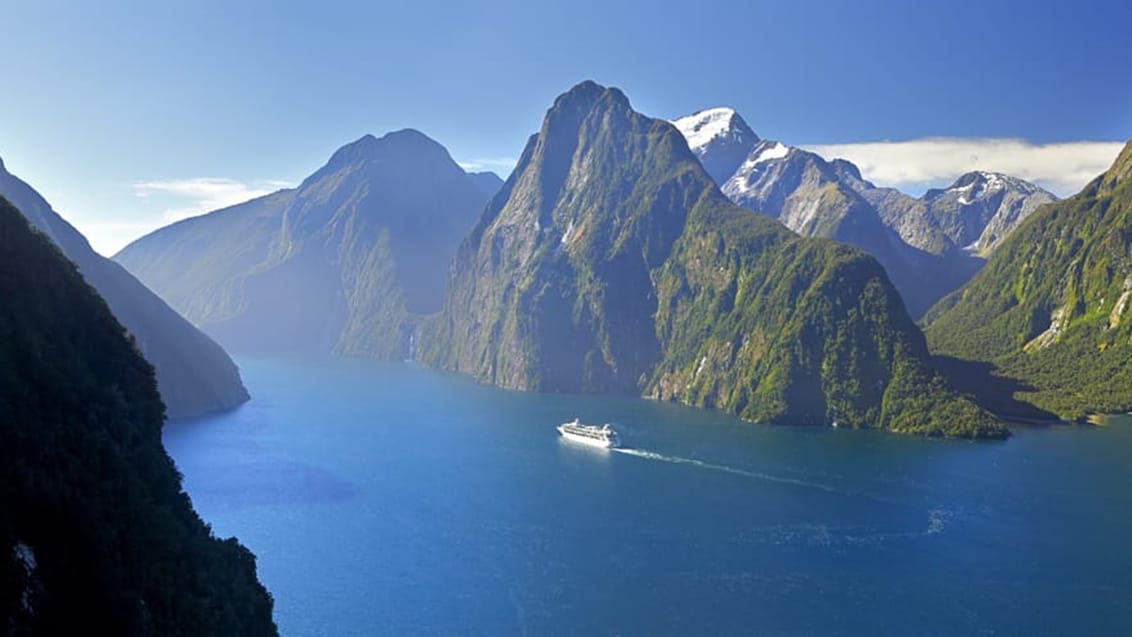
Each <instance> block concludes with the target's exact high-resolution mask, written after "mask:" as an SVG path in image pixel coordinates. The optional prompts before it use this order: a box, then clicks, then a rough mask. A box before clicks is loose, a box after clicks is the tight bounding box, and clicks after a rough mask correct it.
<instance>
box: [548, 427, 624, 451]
mask: <svg viewBox="0 0 1132 637" xmlns="http://www.w3.org/2000/svg"><path fill="white" fill-rule="evenodd" d="M558 433H560V434H562V437H563V438H565V439H567V440H569V441H571V442H576V443H578V444H580V445H586V446H587V447H597V448H598V449H609V448H611V447H616V446H617V442H616V441H615V440H599V439H597V438H590V437H588V436H579V435H577V434H572V433H570V432H569V431H564V430H563V429H562V428H561V427H559V428H558Z"/></svg>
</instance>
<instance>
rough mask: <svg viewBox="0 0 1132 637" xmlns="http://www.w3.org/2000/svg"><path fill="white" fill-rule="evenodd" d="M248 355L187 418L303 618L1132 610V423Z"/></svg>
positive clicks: (967, 617) (746, 627)
mask: <svg viewBox="0 0 1132 637" xmlns="http://www.w3.org/2000/svg"><path fill="white" fill-rule="evenodd" d="M240 362H241V364H242V369H243V373H244V378H245V380H246V382H247V384H248V386H249V388H250V390H251V391H252V394H253V395H254V396H256V398H255V399H254V400H253V401H252V402H251V403H249V404H248V405H246V406H245V407H243V408H241V409H240V410H238V411H236V412H235V413H232V414H228V415H225V416H222V417H217V418H213V419H209V420H206V421H201V422H196V423H192V424H186V425H177V426H170V427H169V428H168V429H167V431H166V435H165V442H166V445H167V446H168V448H169V451H170V453H171V454H172V456H173V457H174V459H175V460H176V461H177V464H178V465H179V467H180V469H181V471H183V472H184V474H185V485H186V489H187V490H188V492H189V494H190V495H191V496H192V499H193V502H194V504H195V505H196V507H197V510H198V511H200V513H201V515H202V516H203V517H204V518H205V519H206V520H207V521H208V522H210V523H211V524H212V526H213V529H214V530H215V531H216V532H217V533H218V534H220V535H224V536H227V535H236V536H238V537H239V538H240V539H241V540H242V541H243V542H244V543H245V544H246V545H247V546H248V547H250V548H251V549H252V550H253V551H254V552H255V553H256V554H257V555H258V556H259V571H260V577H261V579H262V580H263V582H264V583H265V584H266V585H267V586H268V588H269V589H271V591H272V593H273V594H274V596H275V602H276V606H275V613H276V620H277V622H278V623H279V626H280V628H281V629H282V631H283V632H284V634H287V635H373V634H422V633H423V634H431V633H438V634H483V635H503V634H530V635H550V634H586V635H589V634H594V635H599V634H624V635H655V634H685V635H690V634H784V633H789V634H808V633H812V634H849V633H853V634H917V635H925V634H929V635H930V634H938V635H953V634H1003V635H1014V634H1019V635H1038V634H1081V635H1086V634H1132V632H1130V631H1132V550H1130V549H1129V546H1130V544H1129V542H1130V541H1132V423H1127V422H1117V423H1114V424H1113V425H1111V426H1108V427H1103V428H1076V427H1058V428H1052V429H1042V430H1023V431H1020V432H1018V434H1017V435H1016V436H1015V437H1014V438H1013V439H1011V440H1010V441H1008V442H1005V443H987V444H972V443H964V442H949V441H937V440H923V439H918V438H910V437H903V436H897V435H890V434H882V433H876V432H855V431H844V430H817V429H800V428H787V427H765V426H756V425H750V424H744V423H740V422H738V421H736V420H733V419H731V418H727V417H725V416H722V415H720V414H717V413H713V412H709V411H702V410H695V409H689V408H683V407H679V406H674V405H667V404H657V403H651V402H647V401H641V400H631V399H611V398H594V397H582V396H555V395H534V394H522V393H515V392H507V391H502V390H499V389H494V388H490V387H484V386H480V385H476V384H474V383H471V382H469V381H467V380H465V379H462V378H459V377H454V376H450V375H445V374H440V373H437V372H433V371H428V370H424V369H419V368H415V367H412V366H405V365H386V364H378V363H371V362H364V361H356V360H337V359H329V360H302V361H300V360H287V359H273V360H266V359H243V360H241V361H240ZM575 416H578V417H580V418H581V419H582V420H583V421H588V422H604V421H611V422H613V423H615V424H616V426H617V429H618V430H619V431H620V432H621V435H622V440H623V442H624V444H625V445H626V446H628V447H631V449H627V450H624V451H622V452H609V451H601V450H594V449H589V448H582V447H577V446H575V445H573V444H571V443H568V442H565V441H563V440H561V439H560V438H559V436H558V434H557V432H555V430H554V425H556V424H557V423H559V422H562V421H564V420H567V419H572V418H574V417H575Z"/></svg>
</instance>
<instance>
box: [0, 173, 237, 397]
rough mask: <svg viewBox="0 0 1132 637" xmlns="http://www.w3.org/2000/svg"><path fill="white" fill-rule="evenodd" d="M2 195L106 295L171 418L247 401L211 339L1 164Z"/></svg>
mask: <svg viewBox="0 0 1132 637" xmlns="http://www.w3.org/2000/svg"><path fill="white" fill-rule="evenodd" d="M0 195H3V196H5V197H7V198H8V199H9V200H10V201H11V202H12V203H13V204H14V205H15V206H16V207H17V208H18V209H19V210H20V212H22V213H23V215H24V217H25V218H26V219H27V220H28V221H29V222H30V223H31V224H32V225H33V226H35V228H36V229H38V230H39V231H40V232H42V233H43V234H44V235H46V236H47V237H48V238H50V239H51V240H52V241H53V242H54V243H55V245H57V246H58V247H59V249H61V250H62V251H63V254H65V255H66V256H67V258H68V259H70V260H71V261H73V262H74V263H75V264H76V265H78V267H79V271H80V272H82V274H83V277H85V278H86V280H87V282H88V283H90V284H91V285H92V286H94V287H95V289H97V290H98V292H99V294H101V295H102V296H103V298H105V299H106V302H107V303H108V304H109V305H110V309H111V310H112V311H113V312H114V315H115V316H116V317H117V318H118V320H120V321H121V322H122V323H123V324H124V325H125V326H126V327H127V328H128V329H129V330H130V333H131V334H133V336H134V338H135V339H136V340H137V344H138V347H139V348H140V349H141V352H142V354H143V355H144V356H145V357H146V359H147V360H148V361H149V362H150V363H151V364H152V365H153V366H154V367H155V368H156V369H157V384H158V388H159V389H160V391H161V397H162V399H163V400H164V401H165V405H166V408H167V410H168V414H169V416H170V417H171V418H193V417H197V416H201V415H204V414H208V413H212V412H217V411H222V410H225V409H231V408H232V407H235V406H237V405H239V404H241V403H243V402H244V401H246V400H248V392H247V390H246V389H244V385H243V382H242V381H241V379H240V373H239V370H238V369H237V368H236V364H235V363H233V362H232V359H231V358H229V357H228V354H227V353H225V352H224V350H223V349H221V348H220V346H219V345H217V344H216V343H215V342H213V341H212V339H210V338H209V337H207V336H205V335H204V334H203V333H202V332H200V331H199V330H198V329H196V328H195V327H193V326H192V324H190V323H189V322H188V321H186V320H185V319H184V318H182V317H181V316H180V315H178V314H177V312H175V311H174V310H173V309H171V308H170V307H169V306H168V305H166V304H165V303H164V302H163V301H162V300H161V299H160V298H158V297H157V295H155V294H154V293H152V292H150V291H149V290H148V289H146V287H145V286H143V285H142V284H141V283H139V282H138V280H137V279H135V278H134V277H133V276H131V275H130V274H129V273H128V272H126V270H125V269H123V268H122V267H121V266H120V265H118V264H117V263H114V262H113V261H111V260H109V259H106V258H104V257H102V256H101V255H99V254H97V253H96V252H95V251H94V250H92V249H91V247H90V244H89V243H87V240H86V238H84V237H83V236H82V235H81V234H80V233H79V232H78V231H77V230H75V228H74V227H72V226H71V225H70V224H69V223H67V222H66V221H64V220H63V218H62V217H61V216H59V214H58V213H56V212H55V211H54V210H53V209H52V208H51V206H50V205H49V204H48V203H47V201H45V200H44V199H43V197H41V196H40V195H39V193H37V192H36V191H35V190H33V189H32V188H31V186H29V185H28V184H26V183H24V182H23V181H22V180H20V179H19V178H17V177H15V176H14V175H11V174H10V173H8V172H7V171H6V170H5V169H4V166H3V164H2V163H0Z"/></svg>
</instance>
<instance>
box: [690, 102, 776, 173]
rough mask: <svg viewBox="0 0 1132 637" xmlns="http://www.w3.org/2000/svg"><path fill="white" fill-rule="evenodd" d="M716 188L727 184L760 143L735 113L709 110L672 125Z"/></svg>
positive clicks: (732, 110)
mask: <svg viewBox="0 0 1132 637" xmlns="http://www.w3.org/2000/svg"><path fill="white" fill-rule="evenodd" d="M672 125H673V126H675V127H676V129H677V130H679V131H680V134H681V135H683V136H684V139H686V140H687V141H688V147H689V148H691V150H692V152H693V153H695V154H696V157H698V158H699V159H700V163H702V164H703V165H704V169H705V170H707V172H708V175H711V178H712V179H713V180H715V182H716V183H717V184H722V183H723V182H725V181H727V180H728V179H729V178H730V177H731V175H733V174H735V171H736V170H738V169H739V166H740V165H742V163H743V162H744V161H745V160H746V159H747V156H748V155H750V154H751V150H753V149H754V147H755V145H756V144H758V143H759V141H760V140H759V136H758V135H756V134H755V131H753V130H751V127H750V126H748V125H747V122H745V121H743V118H742V117H740V116H739V114H738V113H736V112H735V110H734V109H731V108H726V107H720V108H709V109H707V110H704V111H700V112H698V113H693V114H691V115H688V116H685V117H681V118H679V119H675V120H673V121H672Z"/></svg>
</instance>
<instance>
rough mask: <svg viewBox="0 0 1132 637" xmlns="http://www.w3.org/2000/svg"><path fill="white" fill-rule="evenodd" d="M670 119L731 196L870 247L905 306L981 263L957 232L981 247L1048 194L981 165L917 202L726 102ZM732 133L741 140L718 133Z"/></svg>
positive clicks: (796, 227) (949, 287) (920, 303)
mask: <svg viewBox="0 0 1132 637" xmlns="http://www.w3.org/2000/svg"><path fill="white" fill-rule="evenodd" d="M673 124H674V125H676V127H677V128H678V129H679V130H680V131H681V133H682V134H683V135H684V137H685V138H686V139H687V140H688V143H689V146H690V147H691V148H692V150H693V152H695V153H696V155H697V157H699V159H700V161H701V163H703V164H704V167H705V168H707V169H708V173H709V174H711V176H712V178H713V179H714V180H715V182H716V183H717V184H718V185H719V186H720V188H721V189H722V190H723V192H724V194H726V195H727V196H728V197H729V198H730V199H731V200H732V201H734V202H735V203H737V204H739V205H741V206H743V207H745V208H748V209H750V210H753V211H756V212H761V213H763V214H766V215H769V216H771V217H774V218H776V219H778V220H779V221H781V222H782V223H783V224H784V225H786V227H788V228H790V229H791V230H793V231H795V232H797V233H798V234H801V235H803V236H807V237H823V238H828V239H835V240H837V241H842V242H844V243H848V244H850V245H853V246H856V247H858V248H861V249H862V250H865V251H866V252H868V253H869V254H871V255H873V256H874V257H876V259H877V260H878V261H880V263H881V264H882V265H883V266H884V267H885V269H886V270H887V271H888V273H889V276H890V278H891V279H892V282H893V284H894V285H895V286H896V288H897V290H899V291H900V294H901V296H902V297H903V299H904V302H905V304H906V305H907V306H908V309H909V311H910V312H911V313H912V314H913V316H920V315H921V314H923V313H924V312H925V311H926V310H927V309H928V308H929V307H931V305H933V304H934V303H935V302H936V301H938V300H939V299H940V298H942V297H943V296H944V295H946V294H947V293H949V292H951V291H953V290H955V289H956V288H958V287H959V286H961V285H962V284H963V283H965V282H966V281H967V280H968V279H970V277H971V276H972V275H973V274H974V273H975V272H976V271H978V268H979V267H980V266H981V265H982V261H981V260H980V259H978V258H976V254H974V253H972V252H971V251H970V250H968V251H963V250H959V249H956V250H949V248H950V247H951V244H952V243H953V242H954V240H952V239H950V238H951V237H958V236H963V237H966V236H967V235H968V234H970V232H971V231H972V229H974V228H976V227H977V229H978V232H976V233H975V235H976V236H975V237H974V238H972V239H971V241H968V242H966V243H962V244H959V245H960V246H964V247H968V248H970V247H971V245H969V244H972V242H976V241H977V240H978V238H979V234H980V233H982V232H984V231H985V232H986V235H987V236H986V238H985V240H984V241H985V243H986V244H987V251H989V249H991V248H993V244H994V243H996V242H997V241H998V240H999V239H1000V238H1001V237H1002V236H1005V234H1007V233H1008V232H1009V231H1010V230H1011V229H1013V227H1014V225H1015V224H1016V223H1017V221H1019V220H1020V219H1021V218H1023V217H1024V216H1025V215H1026V214H1028V213H1029V212H1031V211H1032V210H1033V209H1034V208H1035V207H1037V205H1039V204H1040V203H1045V202H1046V201H1049V200H1051V199H1050V198H1052V195H1049V193H1046V192H1045V191H1042V190H1041V189H1040V188H1038V187H1036V186H1034V185H1032V184H1029V183H1028V182H1024V181H1022V180H1019V179H1014V178H1010V177H1006V176H1004V175H995V174H991V173H984V174H985V175H986V176H987V178H986V183H983V184H971V185H968V184H967V183H966V182H964V181H963V180H961V181H960V183H959V184H957V186H959V187H960V188H965V189H964V190H955V191H954V192H953V191H952V190H947V191H934V192H933V193H929V195H931V196H932V199H931V200H930V201H928V202H927V203H925V202H922V201H920V200H917V199H913V198H912V197H908V196H907V195H904V194H903V193H900V192H899V191H896V190H892V189H883V188H876V187H875V186H874V185H873V184H871V183H869V182H868V181H865V180H864V179H862V178H861V173H860V171H859V170H858V169H857V167H856V166H854V165H853V164H852V163H850V162H848V161H845V160H841V159H837V160H833V161H827V160H825V159H824V158H823V157H821V156H819V155H817V154H816V153H812V152H809V151H806V150H803V149H800V148H796V147H792V146H788V145H786V144H783V143H781V142H777V141H772V140H767V139H759V138H757V137H756V136H755V135H754V133H753V132H751V131H750V128H749V127H748V126H747V125H746V123H745V122H743V120H742V118H741V117H739V115H738V114H736V113H735V111H733V110H732V109H729V108H713V109H709V110H707V111H702V112H701V113H697V114H695V115H690V116H687V117H682V118H679V119H677V120H674V121H673ZM735 139H741V140H743V141H744V143H743V144H739V143H734V142H731V143H727V142H729V140H735ZM741 153H745V154H744V155H742V156H740V154H741ZM956 193H957V194H956ZM949 241H950V242H949ZM981 245H982V244H979V247H980V248H981ZM978 254H982V252H981V251H980V252H978Z"/></svg>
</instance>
